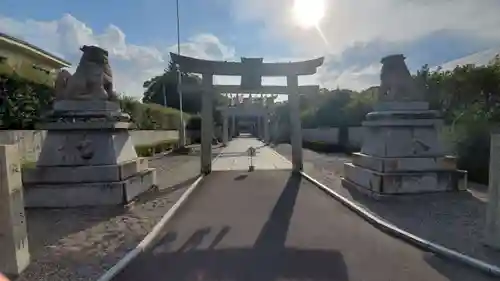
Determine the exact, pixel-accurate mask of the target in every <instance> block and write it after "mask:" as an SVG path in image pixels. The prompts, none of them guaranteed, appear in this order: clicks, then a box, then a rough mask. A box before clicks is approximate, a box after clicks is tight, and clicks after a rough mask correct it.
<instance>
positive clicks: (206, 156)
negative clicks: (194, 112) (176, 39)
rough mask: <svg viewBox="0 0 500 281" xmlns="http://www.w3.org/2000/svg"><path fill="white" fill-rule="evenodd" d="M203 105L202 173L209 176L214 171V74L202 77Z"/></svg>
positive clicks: (205, 74)
mask: <svg viewBox="0 0 500 281" xmlns="http://www.w3.org/2000/svg"><path fill="white" fill-rule="evenodd" d="M202 89H203V93H202V105H201V117H202V118H201V172H202V173H203V174H209V173H210V172H211V171H212V140H213V135H214V134H213V131H214V130H213V129H214V122H213V118H214V116H213V74H212V73H204V74H203V75H202Z"/></svg>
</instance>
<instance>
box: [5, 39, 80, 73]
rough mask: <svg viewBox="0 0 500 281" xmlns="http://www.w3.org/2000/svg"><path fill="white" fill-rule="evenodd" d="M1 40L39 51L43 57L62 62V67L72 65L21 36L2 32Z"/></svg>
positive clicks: (35, 51) (32, 50)
mask: <svg viewBox="0 0 500 281" xmlns="http://www.w3.org/2000/svg"><path fill="white" fill-rule="evenodd" d="M0 41H6V42H8V43H11V44H14V45H17V46H20V47H22V48H24V49H26V50H29V51H31V52H34V53H37V54H39V55H42V56H43V57H46V58H48V59H50V60H52V61H54V62H56V63H58V64H60V65H61V66H62V67H70V66H71V63H70V62H68V61H66V60H64V59H62V58H60V57H58V56H55V55H53V54H51V53H49V52H47V51H45V50H43V49H41V48H39V47H37V46H35V45H33V44H30V43H28V42H26V41H24V40H21V39H19V38H16V37H14V36H11V35H8V34H5V33H2V32H0Z"/></svg>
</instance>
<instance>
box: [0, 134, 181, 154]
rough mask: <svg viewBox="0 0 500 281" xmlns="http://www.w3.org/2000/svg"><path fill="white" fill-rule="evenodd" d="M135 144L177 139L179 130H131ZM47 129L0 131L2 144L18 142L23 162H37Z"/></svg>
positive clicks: (0, 142)
mask: <svg viewBox="0 0 500 281" xmlns="http://www.w3.org/2000/svg"><path fill="white" fill-rule="evenodd" d="M130 134H131V136H132V140H133V142H134V145H136V146H137V145H148V144H154V143H158V142H161V141H167V140H177V139H178V138H179V132H178V131H176V130H168V131H153V130H142V131H140V130H133V131H130ZM45 135H46V131H35V130H3V131H0V144H18V149H19V155H20V156H21V161H22V162H36V161H37V160H38V155H39V154H40V151H41V149H42V144H43V141H44V139H45Z"/></svg>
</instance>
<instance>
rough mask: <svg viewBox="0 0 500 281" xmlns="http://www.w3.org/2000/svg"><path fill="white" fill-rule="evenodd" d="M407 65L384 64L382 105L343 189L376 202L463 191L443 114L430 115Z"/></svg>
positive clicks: (396, 60)
mask: <svg viewBox="0 0 500 281" xmlns="http://www.w3.org/2000/svg"><path fill="white" fill-rule="evenodd" d="M404 59H405V57H404V56H403V55H391V56H388V57H385V58H384V59H382V71H381V75H380V78H381V85H380V92H379V103H378V104H377V105H376V106H375V111H374V112H370V113H368V114H367V116H366V120H365V121H364V122H363V127H364V130H365V135H364V142H363V146H362V149H361V152H359V153H354V155H353V162H352V163H346V164H345V165H344V175H345V178H344V179H343V184H344V185H345V186H349V187H355V188H357V189H358V190H360V191H362V192H365V193H368V194H370V195H373V196H374V197H377V196H380V195H395V194H414V193H422V192H436V191H451V190H457V188H458V177H459V173H458V172H457V169H456V161H455V158H454V157H452V156H447V155H446V153H445V150H444V148H443V146H442V145H441V143H440V140H439V133H438V132H439V128H440V127H441V125H442V120H441V119H440V114H439V112H437V111H434V110H429V104H428V103H427V102H425V101H424V99H423V97H422V94H421V93H420V92H419V91H418V90H417V89H416V87H415V85H414V81H413V78H412V77H411V75H410V72H409V71H408V68H407V66H406V64H405V62H404Z"/></svg>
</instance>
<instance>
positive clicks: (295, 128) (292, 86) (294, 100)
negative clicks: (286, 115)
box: [286, 75, 303, 172]
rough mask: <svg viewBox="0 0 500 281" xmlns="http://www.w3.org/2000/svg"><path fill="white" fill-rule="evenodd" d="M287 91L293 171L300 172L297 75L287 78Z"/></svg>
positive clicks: (300, 153)
mask: <svg viewBox="0 0 500 281" xmlns="http://www.w3.org/2000/svg"><path fill="white" fill-rule="evenodd" d="M286 80H287V86H288V90H289V94H288V103H289V104H290V129H291V134H290V143H291V144H292V164H293V171H294V172H300V171H302V169H303V164H302V126H301V122H300V107H299V79H298V77H297V75H290V76H287V78H286Z"/></svg>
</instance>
